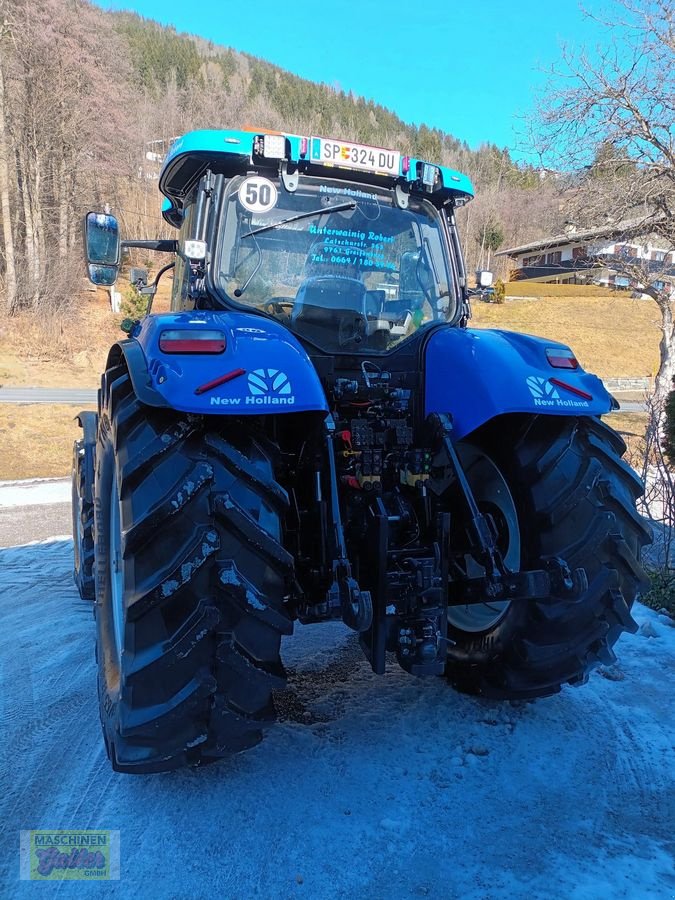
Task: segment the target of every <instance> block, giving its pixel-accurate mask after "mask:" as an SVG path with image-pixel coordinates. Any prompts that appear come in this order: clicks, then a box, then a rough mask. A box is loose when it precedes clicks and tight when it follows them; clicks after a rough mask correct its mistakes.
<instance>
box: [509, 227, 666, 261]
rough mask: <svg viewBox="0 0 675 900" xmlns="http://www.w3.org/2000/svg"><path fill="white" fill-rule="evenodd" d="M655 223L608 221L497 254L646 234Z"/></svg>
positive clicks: (513, 254) (510, 254) (517, 252)
mask: <svg viewBox="0 0 675 900" xmlns="http://www.w3.org/2000/svg"><path fill="white" fill-rule="evenodd" d="M652 224H653V223H651V222H650V223H648V222H646V221H645V220H644V219H639V220H638V219H633V220H632V221H626V222H608V223H607V224H606V225H602V226H600V227H598V228H587V229H584V230H582V231H566V232H564V233H563V234H556V235H552V236H551V237H547V238H539V240H537V241H532V242H531V243H529V244H521V245H520V246H519V247H509V248H508V249H506V250H499V251H498V252H497V253H495V256H520V254H521V253H527V252H528V251H531V250H550V249H551V248H552V247H557V246H560V245H561V244H578V243H581V242H583V241H591V240H594V239H597V238H612V237H619V236H623V237H627V236H628V235H632V236H635V235H636V234H644V233H645V232H646V231H648V230H651V226H652Z"/></svg>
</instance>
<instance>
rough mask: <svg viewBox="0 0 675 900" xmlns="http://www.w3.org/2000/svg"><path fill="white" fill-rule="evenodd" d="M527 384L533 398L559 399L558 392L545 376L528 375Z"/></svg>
mask: <svg viewBox="0 0 675 900" xmlns="http://www.w3.org/2000/svg"><path fill="white" fill-rule="evenodd" d="M526 383H527V386H528V387H529V389H530V393H531V394H532V396H533V397H534V399H535V400H559V399H560V394H559V393H558V391H557V390H556V389H555V387H554V386H553V385H552V384H551V382H550V381H548V380H547V379H546V378H539V377H538V376H537V375H530V377H529V378H528V379H527V382H526Z"/></svg>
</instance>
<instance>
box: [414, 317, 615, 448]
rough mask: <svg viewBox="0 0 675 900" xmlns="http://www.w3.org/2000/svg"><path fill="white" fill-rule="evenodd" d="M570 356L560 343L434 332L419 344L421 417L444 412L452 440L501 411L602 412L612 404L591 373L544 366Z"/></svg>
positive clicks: (480, 332)
mask: <svg viewBox="0 0 675 900" xmlns="http://www.w3.org/2000/svg"><path fill="white" fill-rule="evenodd" d="M547 351H548V352H547ZM556 351H562V352H558V353H556ZM569 355H570V353H569V347H567V346H566V345H565V344H560V343H558V342H557V341H549V340H546V339H545V338H539V337H533V336H531V335H528V334H516V333H514V332H511V331H497V330H492V329H476V328H468V329H460V328H440V329H438V330H437V331H435V332H434V333H433V334H432V335H431V336H430V337H429V340H428V343H427V346H426V356H425V385H426V387H425V411H426V414H427V415H429V414H430V413H434V412H444V413H451V414H452V417H453V421H454V434H455V437H456V438H458V439H459V438H462V437H464V436H465V435H467V434H469V433H470V432H472V431H475V430H476V428H479V427H480V426H481V425H483V424H485V423H486V422H488V421H489V420H490V419H493V418H495V417H496V416H501V415H503V414H504V413H534V414H537V415H542V414H543V415H550V416H569V415H574V416H600V415H604V414H605V413H608V412H609V411H610V410H611V409H612V408H613V399H612V396H611V395H610V394H609V393H608V392H607V390H606V389H605V387H604V385H603V383H602V381H601V380H600V379H599V378H598V377H597V376H596V375H591V374H589V373H588V372H585V371H584V370H583V369H582V368H581V366H578V367H577V368H575V369H574V368H565V367H559V366H555V365H553V364H552V363H551V361H550V360H551V359H553V360H554V361H555V362H558V363H560V362H561V361H562V360H565V358H566V356H569ZM571 364H573V363H571V362H570V363H568V365H571Z"/></svg>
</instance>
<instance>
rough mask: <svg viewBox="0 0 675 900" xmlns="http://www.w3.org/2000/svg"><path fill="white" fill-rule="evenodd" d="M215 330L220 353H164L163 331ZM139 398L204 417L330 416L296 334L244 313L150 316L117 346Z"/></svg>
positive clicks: (314, 373)
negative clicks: (221, 341) (222, 346)
mask: <svg viewBox="0 0 675 900" xmlns="http://www.w3.org/2000/svg"><path fill="white" fill-rule="evenodd" d="M176 329H178V330H180V331H181V332H183V333H185V332H191V331H194V332H195V333H197V332H199V331H204V330H215V331H218V332H220V333H221V334H222V335H223V336H224V338H225V349H224V350H223V352H221V353H216V354H212V353H165V352H163V351H162V350H161V349H160V338H161V335H162V333H163V332H167V331H172V330H176ZM118 346H119V348H120V349H121V351H122V352H123V354H124V357H125V360H126V363H127V367H128V369H129V374H130V376H131V381H132V383H133V386H134V390H135V392H136V395H137V396H138V398H139V400H140V401H141V402H142V403H145V404H147V405H149V406H164V407H170V408H171V409H175V410H178V411H180V412H188V413H199V414H217V415H221V414H236V415H238V416H241V415H260V414H261V413H293V412H324V413H325V412H327V411H328V404H327V402H326V396H325V393H324V390H323V388H322V386H321V382H320V381H319V378H318V376H317V373H316V370H315V368H314V366H313V365H312V363H311V362H310V360H309V357H308V356H307V354H306V352H305V351H304V349H303V348H302V346H301V345H300V344H299V343H298V341H297V340H296V339H295V338H294V337H293V335H292V334H291V332H290V331H289V330H288V329H287V328H284V326H283V325H280V324H279V323H277V322H275V321H274V320H273V319H267V318H263V317H262V316H256V315H252V314H250V313H243V312H215V311H213V310H204V311H202V310H193V311H190V312H179V313H160V314H155V315H151V316H146V318H145V319H143V321H142V322H141V323H140V324H139V325H137V326H136V328H135V329H134V330H133V331H132V333H131V340H128V341H121V342H120V344H119V345H118Z"/></svg>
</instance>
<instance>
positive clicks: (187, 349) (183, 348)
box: [159, 328, 227, 353]
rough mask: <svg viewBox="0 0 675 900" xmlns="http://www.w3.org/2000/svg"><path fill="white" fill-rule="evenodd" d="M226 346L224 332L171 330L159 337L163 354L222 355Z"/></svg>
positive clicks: (185, 329)
mask: <svg viewBox="0 0 675 900" xmlns="http://www.w3.org/2000/svg"><path fill="white" fill-rule="evenodd" d="M226 346H227V342H226V340H225V335H224V334H223V332H222V331H208V330H203V331H202V330H198V329H196V328H194V329H193V328H184V329H171V330H170V331H163V332H162V333H161V334H160V336H159V349H160V350H161V351H162V353H222V352H223V350H224V349H225V347H226Z"/></svg>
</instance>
